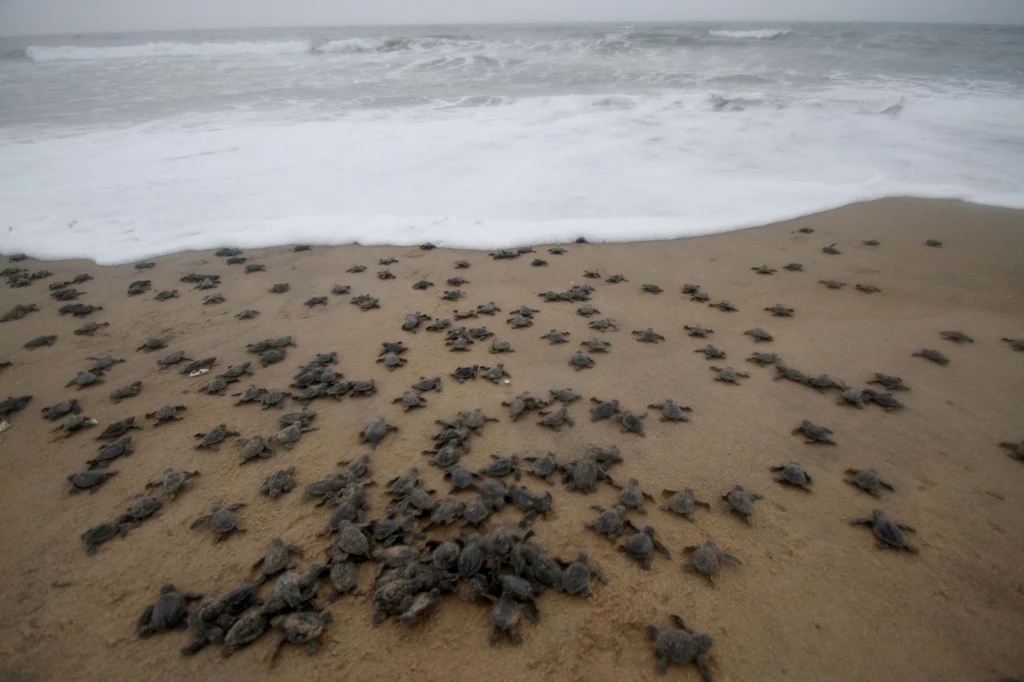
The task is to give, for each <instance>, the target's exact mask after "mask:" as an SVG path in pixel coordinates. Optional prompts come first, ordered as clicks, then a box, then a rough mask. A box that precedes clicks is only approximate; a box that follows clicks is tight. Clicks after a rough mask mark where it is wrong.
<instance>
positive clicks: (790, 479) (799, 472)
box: [769, 462, 811, 492]
mask: <svg viewBox="0 0 1024 682" xmlns="http://www.w3.org/2000/svg"><path fill="white" fill-rule="evenodd" d="M769 470H770V471H773V472H775V473H777V474H778V476H776V477H775V482H776V483H783V484H785V485H792V486H796V487H798V488H800V489H802V490H806V491H807V492H810V491H811V475H810V474H809V473H807V472H806V471H804V470H803V469H801V468H800V465H799V464H797V463H796V462H790V463H789V464H779V465H777V466H773V467H771V468H770V469H769Z"/></svg>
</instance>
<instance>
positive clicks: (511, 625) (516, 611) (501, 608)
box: [490, 595, 538, 646]
mask: <svg viewBox="0 0 1024 682" xmlns="http://www.w3.org/2000/svg"><path fill="white" fill-rule="evenodd" d="M492 598H493V597H492ZM520 614H525V615H526V616H527V618H530V620H536V619H537V617H538V616H537V607H536V606H534V605H533V604H532V603H525V604H520V603H518V602H517V601H515V599H513V598H512V597H511V596H509V595H503V596H501V597H500V598H499V599H497V600H495V602H494V604H493V605H492V606H491V612H490V615H491V625H492V627H491V646H494V645H495V644H496V643H497V642H498V637H499V636H501V635H505V636H506V637H508V639H509V641H511V642H512V643H513V644H521V643H522V639H521V638H520V637H519V633H518V632H516V626H517V625H518V624H519V618H520Z"/></svg>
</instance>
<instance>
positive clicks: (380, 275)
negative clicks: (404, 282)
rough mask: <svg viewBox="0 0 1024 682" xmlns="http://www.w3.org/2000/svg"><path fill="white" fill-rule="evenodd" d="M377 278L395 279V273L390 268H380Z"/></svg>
mask: <svg viewBox="0 0 1024 682" xmlns="http://www.w3.org/2000/svg"><path fill="white" fill-rule="evenodd" d="M377 279H395V275H394V274H393V273H392V272H391V271H390V270H378V271H377Z"/></svg>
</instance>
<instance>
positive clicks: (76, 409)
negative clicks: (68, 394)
mask: <svg viewBox="0 0 1024 682" xmlns="http://www.w3.org/2000/svg"><path fill="white" fill-rule="evenodd" d="M42 411H43V419H47V420H49V421H56V420H58V419H60V418H61V417H66V416H67V415H69V414H79V413H80V412H81V411H82V406H81V405H79V404H78V401H77V400H75V399H74V398H72V399H71V400H64V401H62V402H59V403H57V404H55V405H51V406H49V407H44V408H43V410H42Z"/></svg>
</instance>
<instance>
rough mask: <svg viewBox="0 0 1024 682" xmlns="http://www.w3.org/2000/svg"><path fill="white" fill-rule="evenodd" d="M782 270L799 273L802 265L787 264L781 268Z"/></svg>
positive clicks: (802, 267)
mask: <svg viewBox="0 0 1024 682" xmlns="http://www.w3.org/2000/svg"><path fill="white" fill-rule="evenodd" d="M782 269H783V270H789V271H790V272H800V271H801V270H803V269H804V266H803V263H787V264H786V265H783V266H782Z"/></svg>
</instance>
